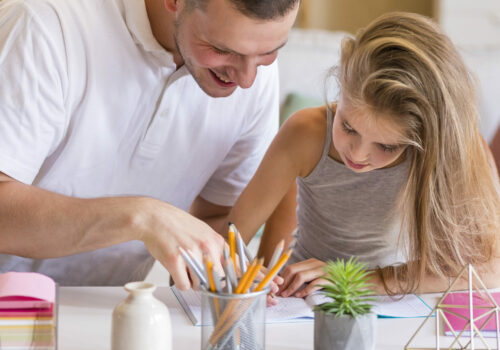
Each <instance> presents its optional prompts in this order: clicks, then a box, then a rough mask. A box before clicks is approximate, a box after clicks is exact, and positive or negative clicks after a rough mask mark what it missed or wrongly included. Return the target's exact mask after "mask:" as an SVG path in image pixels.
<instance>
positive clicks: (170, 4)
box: [164, 0, 179, 12]
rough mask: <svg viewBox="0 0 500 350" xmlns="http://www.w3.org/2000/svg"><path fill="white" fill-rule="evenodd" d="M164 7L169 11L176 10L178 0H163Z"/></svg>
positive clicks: (177, 8)
mask: <svg viewBox="0 0 500 350" xmlns="http://www.w3.org/2000/svg"><path fill="white" fill-rule="evenodd" d="M164 1H165V8H166V9H167V10H168V11H170V12H177V11H178V10H179V1H178V0H164Z"/></svg>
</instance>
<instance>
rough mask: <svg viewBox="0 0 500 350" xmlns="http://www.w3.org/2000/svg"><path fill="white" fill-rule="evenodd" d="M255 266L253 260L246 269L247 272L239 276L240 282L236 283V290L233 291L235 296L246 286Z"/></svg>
mask: <svg viewBox="0 0 500 350" xmlns="http://www.w3.org/2000/svg"><path fill="white" fill-rule="evenodd" d="M256 264H257V261H256V260H255V259H254V261H252V263H251V264H250V266H249V267H248V270H247V272H246V273H245V274H244V275H243V276H241V278H240V281H239V283H238V286H237V287H236V290H235V291H234V292H235V293H236V294H241V292H242V290H243V287H244V286H245V285H246V283H247V279H248V278H249V277H250V273H251V271H252V269H253V267H254V266H255V265H256Z"/></svg>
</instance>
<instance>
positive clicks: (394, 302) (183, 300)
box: [172, 286, 432, 325]
mask: <svg viewBox="0 0 500 350" xmlns="http://www.w3.org/2000/svg"><path fill="white" fill-rule="evenodd" d="M172 292H173V293H174V295H175V296H176V297H177V300H178V301H179V303H180V304H181V306H182V308H183V309H184V312H186V314H187V316H188V317H189V319H190V320H191V322H192V323H193V324H194V325H201V322H200V321H201V297H200V293H198V292H196V291H194V290H193V289H190V290H187V291H180V290H178V289H177V288H175V286H173V287H172ZM375 298H376V300H377V301H376V303H375V305H374V308H373V311H374V312H375V313H377V315H378V316H379V317H397V318H402V317H426V316H427V315H428V314H429V313H430V312H431V311H432V308H431V307H430V306H429V305H427V304H426V303H425V302H424V301H423V300H422V299H420V297H418V296H417V295H415V294H409V295H406V296H404V297H403V298H401V297H397V298H395V299H392V298H390V297H388V296H377V297H375ZM278 299H279V302H278V305H275V306H272V307H268V308H267V309H266V323H283V322H310V321H312V320H313V319H314V312H313V308H314V306H315V305H317V304H321V303H323V302H325V301H328V298H326V297H325V296H323V295H322V294H320V293H315V294H312V295H310V296H308V297H307V298H306V299H302V298H293V297H289V298H280V297H278Z"/></svg>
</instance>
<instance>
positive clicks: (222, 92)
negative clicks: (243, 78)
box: [200, 85, 237, 98]
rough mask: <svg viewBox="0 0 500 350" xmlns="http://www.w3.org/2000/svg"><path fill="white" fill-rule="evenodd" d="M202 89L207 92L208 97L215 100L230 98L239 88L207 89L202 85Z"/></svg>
mask: <svg viewBox="0 0 500 350" xmlns="http://www.w3.org/2000/svg"><path fill="white" fill-rule="evenodd" d="M200 88H201V89H202V90H203V92H205V93H206V94H207V95H208V96H210V97H214V98H219V97H228V96H230V95H231V94H232V93H233V92H234V91H235V90H236V88H237V86H234V87H231V88H224V89H221V88H218V89H217V88H216V89H214V88H207V87H204V86H202V85H200Z"/></svg>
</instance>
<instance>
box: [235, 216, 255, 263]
mask: <svg viewBox="0 0 500 350" xmlns="http://www.w3.org/2000/svg"><path fill="white" fill-rule="evenodd" d="M229 227H231V228H232V229H233V231H234V232H235V233H236V234H238V233H240V231H239V230H238V229H237V228H236V226H235V225H234V224H233V223H232V222H230V223H229ZM243 251H244V253H245V259H246V262H247V263H249V262H250V261H252V260H253V259H254V257H253V256H252V253H250V249H248V247H247V246H246V244H244V242H243Z"/></svg>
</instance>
